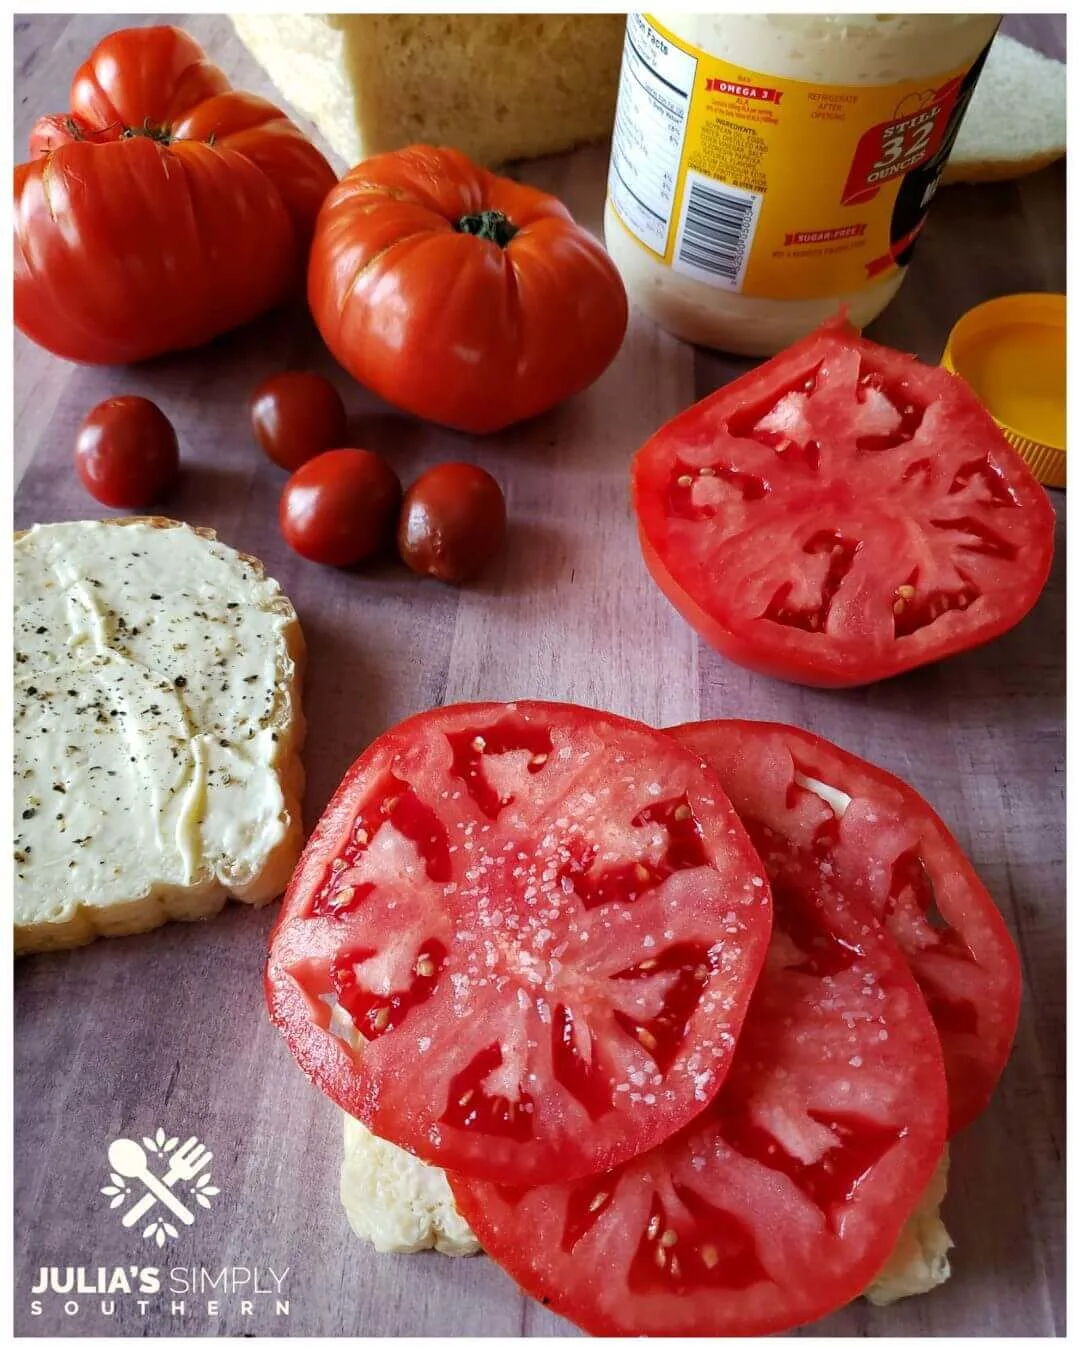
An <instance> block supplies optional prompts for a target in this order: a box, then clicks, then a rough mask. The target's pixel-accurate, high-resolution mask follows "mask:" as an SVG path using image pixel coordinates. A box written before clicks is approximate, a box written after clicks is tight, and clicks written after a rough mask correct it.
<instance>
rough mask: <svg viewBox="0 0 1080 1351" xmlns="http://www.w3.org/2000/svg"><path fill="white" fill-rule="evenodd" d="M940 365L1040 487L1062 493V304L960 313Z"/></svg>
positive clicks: (1056, 298)
mask: <svg viewBox="0 0 1080 1351" xmlns="http://www.w3.org/2000/svg"><path fill="white" fill-rule="evenodd" d="M941 364H942V365H943V366H944V367H945V369H946V370H949V371H953V372H954V373H955V374H957V375H960V376H963V378H964V379H965V380H966V381H967V383H968V384H969V385H970V386H971V388H972V389H973V390H974V391H975V394H976V395H977V397H978V399H979V401H980V402H981V403H982V404H983V405H984V406H985V407H986V410H987V412H988V413H989V414H990V416H991V417H992V418H993V419H994V421H995V422H996V423H997V424H998V426H999V427H1000V428H1001V430H1002V431H1003V432H1004V433H1005V436H1006V439H1007V440H1008V441H1009V442H1011V444H1012V445H1013V447H1014V448H1015V449H1016V450H1018V451H1019V452H1020V454H1021V455H1022V456H1023V457H1024V459H1025V460H1026V461H1027V463H1028V465H1029V467H1030V469H1031V471H1032V473H1033V474H1034V475H1035V477H1036V478H1037V479H1038V480H1039V482H1040V483H1043V484H1045V485H1046V486H1047V487H1048V488H1064V487H1065V297H1064V296H1063V295H1057V294H1053V293H1050V292H1036V293H1032V294H1027V295H1013V296H1000V297H999V298H998V299H997V300H988V301H987V302H986V304H985V305H977V306H976V307H975V309H973V310H968V312H967V314H965V315H964V316H963V318H962V319H960V320H959V321H958V322H957V324H956V326H955V327H954V328H953V331H952V332H951V333H950V334H949V341H948V342H947V343H946V345H945V354H944V356H942V358H941Z"/></svg>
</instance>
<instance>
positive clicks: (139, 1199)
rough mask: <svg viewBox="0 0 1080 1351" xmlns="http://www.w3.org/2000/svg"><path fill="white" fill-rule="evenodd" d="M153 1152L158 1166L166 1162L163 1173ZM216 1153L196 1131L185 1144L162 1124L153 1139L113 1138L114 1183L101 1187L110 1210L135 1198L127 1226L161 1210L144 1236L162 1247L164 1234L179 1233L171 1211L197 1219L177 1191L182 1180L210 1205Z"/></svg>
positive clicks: (186, 1219) (187, 1221)
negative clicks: (211, 1166)
mask: <svg viewBox="0 0 1080 1351" xmlns="http://www.w3.org/2000/svg"><path fill="white" fill-rule="evenodd" d="M151 1157H153V1159H154V1160H155V1162H156V1164H157V1165H158V1167H160V1163H162V1162H163V1163H165V1164H166V1167H165V1170H164V1172H161V1173H159V1172H158V1171H156V1169H155V1168H152V1167H151V1164H150V1159H151ZM213 1157H214V1156H213V1155H212V1154H211V1152H210V1151H209V1149H207V1147H206V1146H205V1145H204V1144H203V1143H202V1141H201V1140H199V1139H198V1137H197V1136H194V1135H192V1136H191V1137H190V1138H189V1139H187V1140H185V1141H184V1142H183V1143H182V1144H181V1143H180V1139H179V1137H178V1136H171V1137H170V1136H167V1135H166V1134H165V1131H164V1130H162V1129H161V1127H158V1130H157V1132H156V1133H155V1135H154V1136H153V1138H151V1137H150V1136H143V1140H142V1144H140V1143H139V1142H138V1141H137V1140H129V1139H126V1138H121V1139H119V1140H114V1141H113V1142H112V1144H111V1145H110V1146H109V1168H110V1170H111V1171H110V1173H109V1177H110V1180H111V1183H110V1185H109V1186H108V1187H102V1188H101V1192H102V1195H103V1196H108V1197H109V1198H110V1200H109V1207H110V1209H112V1210H116V1209H118V1208H119V1207H120V1206H122V1205H123V1204H124V1203H125V1202H130V1203H131V1204H129V1205H128V1208H127V1209H126V1210H125V1211H124V1214H123V1216H122V1217H121V1223H122V1224H123V1226H124V1228H125V1229H132V1228H134V1226H135V1225H137V1224H138V1223H139V1221H140V1220H142V1219H143V1218H144V1217H145V1216H146V1215H148V1214H149V1213H150V1212H151V1211H152V1210H154V1209H155V1208H158V1209H160V1212H161V1213H160V1214H159V1215H157V1216H155V1217H154V1218H153V1219H152V1220H151V1221H150V1223H149V1224H148V1225H147V1226H146V1228H145V1229H143V1231H142V1236H143V1238H148V1239H151V1240H152V1241H153V1242H155V1243H156V1244H157V1246H158V1247H159V1248H163V1247H164V1246H165V1241H166V1239H170V1238H176V1237H178V1235H179V1232H180V1231H179V1230H178V1229H177V1227H176V1225H175V1224H173V1223H172V1222H171V1220H169V1219H168V1218H166V1216H167V1215H172V1216H173V1217H174V1218H175V1219H177V1220H179V1221H180V1223H181V1224H194V1222H195V1212H194V1211H192V1210H191V1208H190V1207H189V1206H187V1205H185V1204H184V1202H183V1201H182V1200H181V1199H180V1197H179V1196H178V1195H177V1192H178V1190H179V1189H180V1186H181V1184H187V1185H186V1191H187V1193H188V1196H189V1197H190V1198H191V1200H193V1201H194V1202H195V1203H196V1204H197V1205H199V1206H202V1207H203V1209H205V1210H209V1208H210V1198H211V1197H212V1196H217V1194H218V1190H219V1189H218V1188H217V1187H214V1186H212V1185H211V1183H210V1160H211V1159H212V1158H213ZM133 1184H135V1186H133ZM136 1187H137V1188H138V1189H139V1190H141V1193H142V1194H141V1195H139V1194H138V1193H137V1191H136Z"/></svg>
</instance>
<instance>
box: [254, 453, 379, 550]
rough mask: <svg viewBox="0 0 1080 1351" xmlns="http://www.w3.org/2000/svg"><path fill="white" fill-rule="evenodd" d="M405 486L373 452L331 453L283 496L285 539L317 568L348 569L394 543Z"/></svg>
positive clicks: (300, 473) (302, 471)
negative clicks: (402, 486)
mask: <svg viewBox="0 0 1080 1351" xmlns="http://www.w3.org/2000/svg"><path fill="white" fill-rule="evenodd" d="M400 505H401V483H400V482H399V480H398V476H397V475H396V474H395V473H394V471H393V470H392V469H391V468H390V466H389V465H388V464H387V463H386V461H385V460H383V459H380V457H379V456H378V455H375V454H374V453H373V452H372V451H370V450H327V451H324V452H323V454H322V455H316V456H315V458H314V459H313V460H308V462H307V464H305V465H302V466H301V467H300V468H299V469H298V470H297V471H296V473H295V474H293V476H292V478H290V479H289V481H288V483H286V485H285V488H284V491H283V492H282V494H281V507H280V511H279V519H280V522H281V533H282V535H283V536H284V537H285V543H286V544H287V545H288V546H289V548H290V549H295V551H296V552H297V553H298V554H300V556H301V557H302V558H308V559H310V560H311V561H312V562H313V563H325V564H327V565H328V566H330V567H335V568H346V567H348V566H349V565H350V564H351V563H359V562H360V561H361V560H363V559H365V558H370V557H371V556H372V555H373V554H376V553H378V552H379V550H380V549H382V548H383V546H384V545H386V544H388V543H389V541H390V540H391V539H392V538H393V533H394V521H395V519H396V518H397V513H398V508H399V507H400Z"/></svg>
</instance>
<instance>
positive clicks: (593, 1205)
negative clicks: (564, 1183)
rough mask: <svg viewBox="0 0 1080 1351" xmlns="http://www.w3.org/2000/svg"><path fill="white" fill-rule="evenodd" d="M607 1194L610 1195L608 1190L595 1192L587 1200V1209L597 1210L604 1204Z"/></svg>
mask: <svg viewBox="0 0 1080 1351" xmlns="http://www.w3.org/2000/svg"><path fill="white" fill-rule="evenodd" d="M609 1195H610V1193H609V1192H597V1193H596V1195H595V1196H594V1197H593V1199H592V1200H591V1201H590V1202H589V1209H590V1210H599V1209H600V1207H601V1206H602V1205H603V1204H604V1202H605V1201H606V1200H607V1199H608V1196H609Z"/></svg>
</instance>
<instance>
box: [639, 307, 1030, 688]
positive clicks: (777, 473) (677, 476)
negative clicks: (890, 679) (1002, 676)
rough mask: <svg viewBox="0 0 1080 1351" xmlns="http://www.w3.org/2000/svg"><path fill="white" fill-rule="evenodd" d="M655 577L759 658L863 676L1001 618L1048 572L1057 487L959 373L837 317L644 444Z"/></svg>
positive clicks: (830, 681)
mask: <svg viewBox="0 0 1080 1351" xmlns="http://www.w3.org/2000/svg"><path fill="white" fill-rule="evenodd" d="M633 492H634V504H635V509H636V512H637V517H638V526H639V532H640V537H641V546H642V550H643V552H644V555H645V561H646V563H647V564H648V567H649V570H650V571H651V573H652V575H653V577H654V579H655V580H656V582H657V583H658V584H659V586H660V587H661V589H662V590H663V591H664V593H665V595H667V597H668V599H669V600H670V601H671V602H672V604H673V605H675V607H676V608H677V609H678V610H679V611H680V612H681V613H682V614H683V616H684V617H685V618H686V619H687V620H688V621H689V623H690V624H692V625H693V626H694V628H695V629H696V630H697V631H698V632H699V633H700V634H701V635H702V637H703V638H704V639H705V640H706V641H707V642H708V643H710V644H711V645H712V646H714V647H715V648H717V649H718V650H719V651H720V652H723V653H724V654H725V655H727V656H729V657H731V658H732V660H734V661H737V662H740V663H742V665H744V666H749V667H750V668H751V669H753V670H758V671H763V672H765V673H766V674H769V675H775V676H780V677H782V678H784V679H787V680H797V681H801V682H803V683H805V684H808V685H824V686H843V685H859V684H865V683H867V682H869V681H872V680H880V679H882V678H883V677H885V676H891V675H896V674H897V673H898V672H900V671H906V670H908V669H910V668H911V667H914V666H919V665H922V664H923V663H924V662H929V661H936V660H938V659H939V658H941V657H947V656H950V655H951V654H953V653H956V652H961V651H964V650H965V649H967V648H969V647H974V646H976V645H977V644H979V643H985V642H987V641H988V640H989V639H991V638H994V637H996V636H997V635H998V634H1000V633H1003V632H1004V631H1005V630H1006V629H1009V628H1011V627H1012V626H1013V625H1014V624H1016V623H1017V622H1018V621H1019V620H1020V619H1022V618H1023V616H1024V615H1025V614H1026V613H1027V612H1028V610H1030V608H1031V607H1032V605H1034V603H1035V600H1036V599H1037V597H1038V595H1039V592H1040V591H1041V590H1042V588H1043V585H1044V583H1045V582H1046V578H1047V575H1048V573H1049V570H1050V562H1051V556H1052V553H1053V543H1054V513H1053V510H1052V508H1051V506H1050V503H1049V500H1048V499H1047V496H1046V493H1045V492H1044V491H1043V489H1042V488H1041V487H1040V486H1039V484H1038V483H1037V482H1036V481H1035V479H1034V478H1033V477H1032V475H1031V473H1030V471H1029V470H1028V468H1027V466H1026V465H1025V464H1024V462H1023V461H1022V460H1021V458H1020V456H1019V455H1017V453H1016V452H1015V451H1014V450H1013V449H1012V447H1011V446H1010V445H1009V443H1008V442H1007V441H1006V440H1005V438H1004V436H1003V435H1002V433H1001V431H1000V430H999V429H998V427H997V426H996V425H995V424H994V422H993V420H992V419H991V418H990V416H989V414H988V413H987V412H986V411H985V409H983V407H982V406H981V405H980V404H979V402H978V400H977V399H976V398H975V396H974V394H972V392H971V390H970V389H969V388H968V387H967V385H965V384H964V382H963V381H962V380H960V379H959V377H957V376H954V375H950V374H949V373H948V372H946V371H943V370H940V369H938V368H935V367H929V366H924V365H922V364H921V363H920V362H918V361H916V360H915V359H914V358H913V357H909V356H905V355H903V354H901V353H900V352H895V351H892V350H891V349H889V348H887V347H879V346H878V345H877V344H875V343H872V342H867V341H866V340H865V339H863V338H860V337H859V336H858V335H857V334H856V332H855V331H854V330H853V329H851V328H849V327H848V326H847V325H846V324H845V323H843V322H840V321H834V322H833V323H830V324H827V325H826V326H825V327H824V328H822V329H820V330H819V331H818V332H816V333H814V334H812V335H811V336H810V337H808V338H806V339H804V340H803V341H802V342H800V343H797V344H796V345H795V346H794V347H791V348H789V349H788V350H787V351H786V352H782V353H781V354H780V355H779V356H777V357H774V358H773V360H771V361H768V362H766V363H765V364H764V365H762V366H758V367H757V368H755V369H754V370H752V371H750V372H749V373H748V374H746V375H744V376H743V377H741V378H740V379H738V380H736V381H734V382H733V383H732V384H730V385H727V386H726V387H725V388H723V389H721V390H719V391H718V392H717V393H715V394H713V395H710V396H709V397H708V398H706V399H703V400H702V401H701V402H700V403H698V404H695V405H694V406H693V407H692V408H689V409H687V410H686V412H684V413H682V414H680V415H679V416H678V417H676V418H674V419H673V420H672V421H671V422H669V423H668V424H667V425H666V426H665V427H663V428H661V430H660V431H659V432H657V433H656V435H655V436H653V437H652V438H651V440H649V441H648V442H646V444H645V445H644V446H643V447H642V449H641V450H640V451H639V452H638V454H637V457H636V458H635V460H634V469H633Z"/></svg>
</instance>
